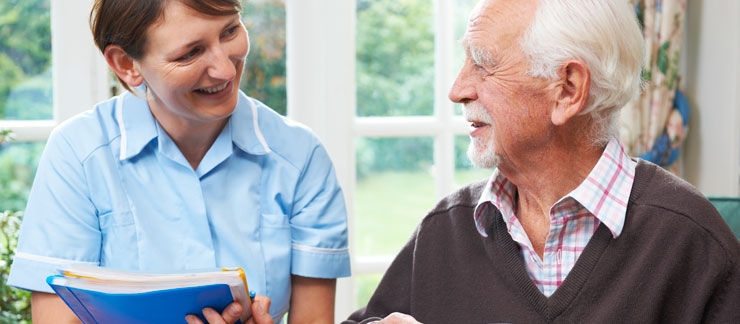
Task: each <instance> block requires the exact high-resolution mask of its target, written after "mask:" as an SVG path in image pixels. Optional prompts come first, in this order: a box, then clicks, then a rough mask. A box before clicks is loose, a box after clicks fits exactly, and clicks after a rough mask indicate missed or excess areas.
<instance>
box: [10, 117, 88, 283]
mask: <svg viewBox="0 0 740 324" xmlns="http://www.w3.org/2000/svg"><path fill="white" fill-rule="evenodd" d="M100 245H101V235H100V226H99V223H98V218H97V214H96V210H95V206H94V205H93V204H92V202H91V201H90V198H89V192H88V186H87V182H86V179H85V171H84V167H83V165H82V163H81V161H80V158H79V157H78V156H77V154H76V152H75V151H74V149H73V148H72V146H71V145H70V144H69V142H68V140H67V139H66V138H65V137H64V136H63V135H62V133H61V132H58V131H55V132H53V133H52V135H51V136H50V138H49V140H48V141H47V144H46V148H45V149H44V153H43V154H42V156H41V160H40V161H39V166H38V170H37V171H36V176H35V178H34V182H33V186H32V188H31V193H30V195H29V198H28V204H27V206H26V211H25V215H24V218H23V223H22V225H21V233H20V237H19V242H18V248H17V250H16V254H15V258H14V260H13V264H12V266H11V271H10V276H9V278H8V285H10V286H14V287H17V288H22V289H27V290H35V291H44V292H52V290H51V288H50V287H49V286H48V285H47V284H46V277H47V276H50V275H54V274H57V271H56V268H57V267H60V266H65V265H69V264H90V265H98V264H99V259H100Z"/></svg>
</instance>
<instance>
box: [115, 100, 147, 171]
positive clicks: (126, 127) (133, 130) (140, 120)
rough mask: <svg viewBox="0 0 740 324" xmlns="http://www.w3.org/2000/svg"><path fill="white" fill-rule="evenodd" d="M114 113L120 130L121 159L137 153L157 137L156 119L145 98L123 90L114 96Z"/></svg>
mask: <svg viewBox="0 0 740 324" xmlns="http://www.w3.org/2000/svg"><path fill="white" fill-rule="evenodd" d="M115 113H116V120H117V121H118V129H119V130H120V132H121V152H120V159H121V160H126V159H129V158H132V157H134V156H136V155H138V154H139V153H140V152H141V151H142V150H143V149H144V147H145V146H146V145H147V144H149V142H151V141H152V140H153V139H154V138H156V137H157V121H156V120H155V119H154V116H152V112H151V111H150V110H149V104H148V103H147V102H146V100H145V99H142V98H140V97H138V96H136V95H134V94H132V93H130V92H124V93H123V94H121V95H119V96H117V97H116V107H115Z"/></svg>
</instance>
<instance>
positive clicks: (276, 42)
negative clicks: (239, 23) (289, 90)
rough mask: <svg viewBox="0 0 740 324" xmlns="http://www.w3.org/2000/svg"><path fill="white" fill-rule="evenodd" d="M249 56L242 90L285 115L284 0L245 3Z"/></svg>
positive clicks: (254, 0) (255, 0)
mask: <svg viewBox="0 0 740 324" xmlns="http://www.w3.org/2000/svg"><path fill="white" fill-rule="evenodd" d="M242 6H243V9H244V10H243V13H244V14H243V21H244V26H245V27H247V30H248V31H249V46H250V48H249V56H248V57H247V64H246V66H245V68H244V74H243V75H242V80H241V86H240V88H241V89H242V91H244V93H246V94H247V95H248V96H250V97H253V98H256V99H258V100H260V101H262V102H263V103H265V104H266V105H267V106H269V107H270V108H272V109H273V110H275V111H277V112H278V113H279V114H281V115H283V116H285V114H286V108H287V105H288V99H287V98H288V97H287V94H286V90H285V0H249V1H242Z"/></svg>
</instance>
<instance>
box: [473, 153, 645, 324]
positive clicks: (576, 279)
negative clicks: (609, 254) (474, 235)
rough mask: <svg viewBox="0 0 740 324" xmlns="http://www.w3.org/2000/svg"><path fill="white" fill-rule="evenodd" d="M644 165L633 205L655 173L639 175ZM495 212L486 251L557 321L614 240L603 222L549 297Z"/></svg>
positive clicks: (549, 318) (538, 308)
mask: <svg viewBox="0 0 740 324" xmlns="http://www.w3.org/2000/svg"><path fill="white" fill-rule="evenodd" d="M644 164H645V163H644V162H643V161H641V160H638V166H637V168H636V170H635V183H634V184H633V187H632V192H631V194H630V199H629V202H630V203H632V202H633V201H634V200H635V199H637V198H638V197H639V196H640V194H641V192H642V189H643V188H644V185H645V182H646V181H645V179H648V178H651V177H652V174H640V176H639V177H638V176H637V173H644V172H645V171H647V170H646V168H645V165H644ZM638 179H639V180H638ZM492 212H493V213H492V215H490V217H489V218H488V223H489V225H488V228H489V230H490V232H489V233H495V235H491V236H489V237H488V238H485V239H484V241H485V249H486V252H487V253H488V255H489V257H490V259H491V260H503V261H504V262H505V263H506V268H507V269H510V270H511V271H508V273H507V274H506V276H507V277H508V278H509V279H511V280H512V281H513V282H514V283H515V285H514V286H515V287H518V288H519V290H520V292H521V294H522V296H523V297H524V299H526V300H527V301H529V303H530V304H531V306H532V307H533V308H534V309H535V310H536V311H537V313H539V314H540V316H542V318H543V319H544V320H545V321H546V322H552V321H554V320H555V318H557V317H558V316H559V315H560V314H561V313H563V311H565V310H566V309H567V308H568V306H570V305H571V303H572V302H573V300H574V299H575V298H576V296H577V295H578V293H579V292H580V290H581V288H583V286H584V285H585V284H586V281H587V280H588V278H589V277H590V275H591V272H592V271H593V269H594V268H595V267H596V264H597V263H598V262H599V259H600V258H601V257H602V255H603V253H604V251H605V250H606V248H607V247H608V246H609V243H610V242H611V241H612V234H611V231H609V228H608V227H606V225H604V224H603V223H601V224H599V227H598V228H597V229H596V232H594V235H593V236H592V237H591V240H589V242H588V244H586V247H585V248H584V250H583V252H582V253H581V255H580V257H579V258H578V260H577V261H576V263H575V265H573V268H572V269H571V271H570V272H569V273H568V275H567V276H566V278H565V280H564V281H563V283H562V284H561V285H560V286H559V287H558V288H557V289H556V290H555V292H554V293H553V294H552V295H551V296H550V297H546V296H545V295H544V294H542V292H540V290H539V289H538V288H537V286H536V285H535V284H534V282H533V281H532V278H530V277H529V275H528V274H527V270H526V269H525V266H524V261H523V260H522V254H521V251H520V250H519V246H518V245H517V243H516V242H515V241H514V240H513V239H512V238H511V235H509V233H508V230H507V227H506V223H505V222H504V220H503V217H502V216H501V212H500V211H499V210H498V209H496V208H493V210H492Z"/></svg>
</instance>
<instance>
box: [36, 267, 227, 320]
mask: <svg viewBox="0 0 740 324" xmlns="http://www.w3.org/2000/svg"><path fill="white" fill-rule="evenodd" d="M54 277H62V276H50V277H48V278H46V282H47V283H48V284H49V285H50V286H51V288H52V289H54V291H55V292H56V293H57V294H58V295H59V297H61V298H62V300H64V302H65V303H66V304H67V305H68V306H69V308H70V309H72V311H73V312H74V313H75V314H76V315H77V317H79V318H80V320H81V321H82V322H83V323H84V324H102V323H105V324H119V323H120V324H124V323H126V324H139V323H141V324H145V323H147V324H148V323H185V316H186V315H188V314H193V315H197V316H199V317H200V319H201V321H203V322H204V323H207V321H206V320H205V318H203V314H202V309H203V308H205V307H211V308H213V309H215V310H216V311H218V312H219V313H221V312H222V311H223V310H224V308H226V306H228V305H229V304H230V303H231V302H233V301H234V298H233V297H232V295H231V290H230V288H229V285H226V284H216V285H205V286H197V287H188V288H175V289H166V290H157V291H151V292H145V293H132V294H110V293H102V292H98V291H91V290H85V289H79V288H73V287H66V286H60V285H55V284H52V280H53V278H54ZM237 323H241V321H239V320H237Z"/></svg>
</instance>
